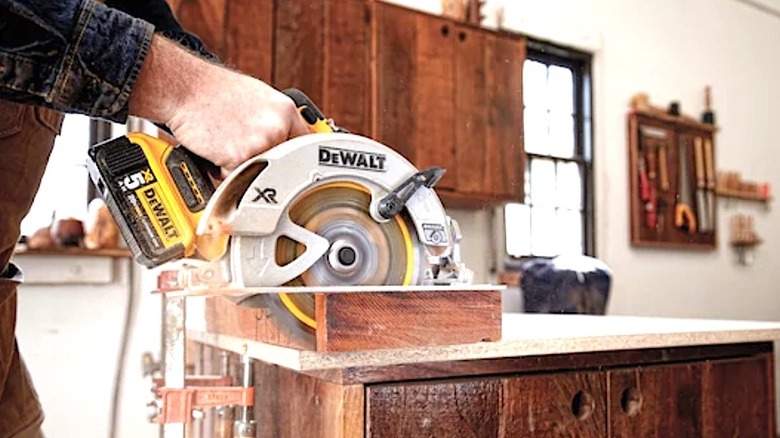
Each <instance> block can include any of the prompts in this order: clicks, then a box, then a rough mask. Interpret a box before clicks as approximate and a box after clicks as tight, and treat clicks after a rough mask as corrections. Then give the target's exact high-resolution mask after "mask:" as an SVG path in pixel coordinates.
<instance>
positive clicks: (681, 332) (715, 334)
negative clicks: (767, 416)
mask: <svg viewBox="0 0 780 438" xmlns="http://www.w3.org/2000/svg"><path fill="white" fill-rule="evenodd" d="M188 336H189V337H190V339H192V340H194V341H197V342H201V343H204V344H207V345H211V346H215V347H218V348H221V349H225V350H229V351H233V352H236V353H239V354H244V353H246V354H248V355H249V356H250V357H252V358H255V359H258V360H261V361H264V362H267V363H271V364H275V365H279V366H282V367H285V368H289V369H292V370H296V371H302V372H317V371H324V370H334V369H346V368H355V367H379V366H392V365H408V364H416V363H430V362H445V361H463V360H475V359H498V358H513V357H527V356H545V355H560V354H573V353H588V352H601V351H620V350H636V349H647V348H668V347H684V346H700V345H718V344H738V343H750V342H766V341H774V340H780V322H767V321H736V320H709V319H678V318H652V317H631V316H591V315H546V314H522V313H505V314H503V336H502V340H501V341H497V342H478V343H472V344H462V345H447V346H435V347H420V348H404V349H391V350H371V351H354V352H339V353H317V352H313V351H305V350H296V349H293V348H286V347H280V346H276V345H269V344H265V343H261V342H256V341H249V340H245V339H241V338H237V337H231V336H225V335H219V334H215V333H207V332H205V331H204V330H203V327H202V326H199V323H198V321H188Z"/></svg>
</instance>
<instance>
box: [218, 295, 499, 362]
mask: <svg viewBox="0 0 780 438" xmlns="http://www.w3.org/2000/svg"><path fill="white" fill-rule="evenodd" d="M377 289H380V288H377ZM386 289H387V290H378V291H374V292H355V293H337V292H333V293H326V292H318V293H315V294H314V295H315V309H316V312H315V313H316V315H315V321H316V323H317V324H316V327H317V329H316V330H313V329H312V328H310V327H307V326H305V325H303V324H302V323H300V322H299V321H297V320H296V319H295V318H294V317H293V316H292V314H290V313H289V312H288V311H287V310H286V309H285V308H284V307H283V306H282V304H281V302H280V300H279V299H278V298H277V296H276V295H275V294H259V295H255V296H253V297H251V298H249V299H244V300H243V302H242V305H237V304H236V302H237V301H235V300H231V299H228V298H224V297H219V298H217V297H214V298H208V299H206V301H205V307H204V310H203V316H204V318H205V330H206V331H207V332H208V333H213V334H218V335H223V336H231V337H235V338H240V339H246V340H248V341H257V342H263V343H267V344H273V345H280V346H284V347H290V348H296V349H302V350H310V351H318V352H338V351H357V350H375V349H390V348H411V347H424V346H434V345H452V344H469V343H475V342H490V341H497V340H499V339H501V290H502V288H501V287H492V288H487V287H482V288H480V287H477V286H475V287H473V289H475V290H470V289H469V288H468V287H466V288H465V289H464V288H463V287H460V288H452V289H450V290H447V288H446V287H443V288H442V289H441V290H436V288H421V290H416V291H414V292H409V291H403V292H401V291H399V289H398V288H386ZM406 289H410V288H406ZM315 290H316V289H313V291H315Z"/></svg>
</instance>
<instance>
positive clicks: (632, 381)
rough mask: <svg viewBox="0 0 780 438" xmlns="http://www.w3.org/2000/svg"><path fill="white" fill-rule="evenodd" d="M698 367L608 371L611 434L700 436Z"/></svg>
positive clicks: (670, 437)
mask: <svg viewBox="0 0 780 438" xmlns="http://www.w3.org/2000/svg"><path fill="white" fill-rule="evenodd" d="M702 370H703V367H702V365H700V364H686V365H675V366H655V367H646V368H643V367H636V368H629V369H621V370H614V371H609V372H608V379H609V411H608V412H609V415H608V416H609V427H610V431H611V436H612V437H614V438H619V437H625V438H633V437H657V438H675V437H679V438H687V437H696V436H702V411H701V406H702V405H701V403H702Z"/></svg>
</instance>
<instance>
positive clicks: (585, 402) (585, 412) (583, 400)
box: [571, 391, 596, 420]
mask: <svg viewBox="0 0 780 438" xmlns="http://www.w3.org/2000/svg"><path fill="white" fill-rule="evenodd" d="M594 410H596V401H595V400H594V399H593V396H592V395H590V394H589V393H587V392H585V391H577V393H576V394H574V397H573V398H572V400H571V413H572V414H574V416H575V417H576V418H577V419H578V420H586V419H588V417H590V416H591V415H593V411H594Z"/></svg>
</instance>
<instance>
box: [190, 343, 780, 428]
mask: <svg viewBox="0 0 780 438" xmlns="http://www.w3.org/2000/svg"><path fill="white" fill-rule="evenodd" d="M204 339H205V340H207V341H209V340H208V339H206V338H204ZM213 341H214V339H213V338H212V339H211V340H210V342H207V343H210V345H216V344H219V342H213ZM635 341H636V340H635V339H631V340H628V341H627V342H629V343H632V342H635ZM503 342H505V341H501V342H500V343H499V345H500V344H501V343H503ZM538 342H542V343H543V342H544V341H538ZM557 342H558V343H559V344H558V345H561V344H560V342H565V341H561V340H560V339H558V340H557ZM586 342H587V341H586ZM623 342H626V341H623ZM237 345H242V344H241V343H238V344H237ZM243 345H244V347H242V348H245V347H246V344H243ZM249 348H250V350H252V348H253V347H252V346H250V347H249ZM499 348H500V347H499ZM556 348H557V347H556ZM208 350H209V351H211V353H209V355H210V357H212V358H213V357H218V355H216V354H214V353H213V352H214V351H216V350H215V349H213V348H211V347H208ZM234 351H235V350H234ZM256 351H258V350H256ZM551 351H552V350H551ZM276 353H278V352H276ZM365 353H366V356H365V357H366V359H365V360H361V359H360V358H361V357H362V356H361V354H362V353H354V354H351V355H350V354H347V355H346V356H343V355H332V354H321V353H316V354H313V355H312V356H311V357H308V356H307V357H305V358H304V357H301V358H300V363H299V364H298V365H296V366H298V367H300V369H297V370H294V369H291V368H290V367H289V365H288V366H277V365H271V364H268V363H264V362H260V361H258V362H256V363H255V372H254V377H255V394H256V395H255V401H256V406H255V408H254V413H255V418H256V420H257V421H258V424H259V425H262V426H261V427H258V435H257V436H258V437H268V438H271V437H273V438H282V437H301V436H319V437H333V438H347V437H350V438H352V437H366V438H368V437H370V438H404V437H410V438H412V437H413V438H418V437H437V438H446V437H462V436H468V437H475V438H494V437H500V438H509V437H544V438H546V437H578V438H596V437H598V438H602V437H610V438H622V437H658V438H661V437H663V438H674V437H681V438H682V437H685V438H689V437H706V438H721V437H722V438H732V437H751V438H754V437H755V438H757V437H764V438H770V437H771V438H774V437H775V409H774V403H775V401H774V390H775V389H774V364H773V363H774V362H773V347H772V343H771V342H752V343H737V344H719V345H698V346H679V347H669V348H639V349H626V350H620V351H618V350H614V351H600V352H579V353H569V354H549V355H548V354H538V355H529V356H514V357H496V358H485V359H470V360H449V361H446V360H445V361H438V362H425V361H424V359H423V361H422V362H418V363H395V364H391V363H387V364H382V362H386V361H387V360H388V358H389V357H391V354H376V353H373V354H371V353H370V352H365ZM434 354H435V353H434ZM415 355H416V354H415ZM510 356H511V355H510ZM410 357H411V356H410ZM320 359H321V360H322V364H323V365H312V364H313V363H314V362H318V361H319V360H320ZM341 361H344V362H343V364H339V362H341ZM372 362H376V365H372V364H371V363H372ZM307 363H308V364H309V365H307Z"/></svg>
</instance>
